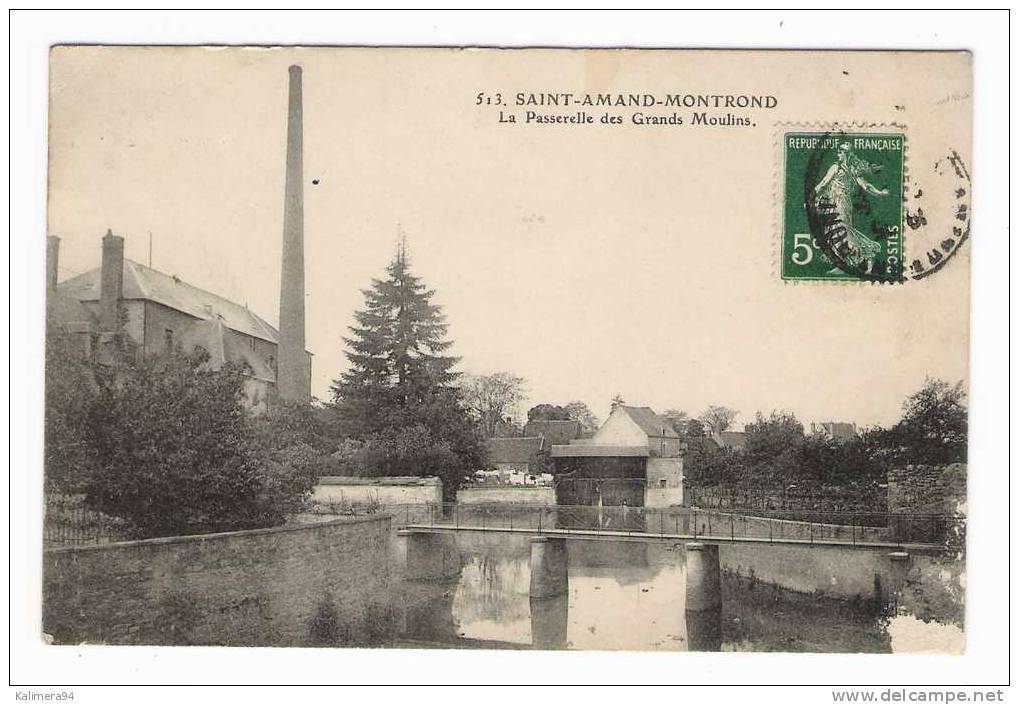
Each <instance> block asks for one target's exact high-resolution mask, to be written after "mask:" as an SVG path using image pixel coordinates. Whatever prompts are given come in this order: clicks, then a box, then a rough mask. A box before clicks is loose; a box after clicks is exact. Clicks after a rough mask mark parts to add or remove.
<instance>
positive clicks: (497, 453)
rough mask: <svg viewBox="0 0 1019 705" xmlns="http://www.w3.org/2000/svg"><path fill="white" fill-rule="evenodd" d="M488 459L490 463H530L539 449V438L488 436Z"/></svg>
mask: <svg viewBox="0 0 1019 705" xmlns="http://www.w3.org/2000/svg"><path fill="white" fill-rule="evenodd" d="M485 444H486V445H487V446H488V461H489V462H490V463H493V464H495V463H530V462H531V461H533V460H534V457H535V456H536V455H537V454H538V451H540V450H541V438H540V437H538V436H535V437H531V438H489V439H488V440H487V441H485Z"/></svg>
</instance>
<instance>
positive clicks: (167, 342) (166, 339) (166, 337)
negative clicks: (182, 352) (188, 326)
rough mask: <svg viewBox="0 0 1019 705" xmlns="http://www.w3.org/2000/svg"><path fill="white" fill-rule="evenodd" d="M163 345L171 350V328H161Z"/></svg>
mask: <svg viewBox="0 0 1019 705" xmlns="http://www.w3.org/2000/svg"><path fill="white" fill-rule="evenodd" d="M163 347H165V348H166V349H167V350H173V328H166V329H164V330H163Z"/></svg>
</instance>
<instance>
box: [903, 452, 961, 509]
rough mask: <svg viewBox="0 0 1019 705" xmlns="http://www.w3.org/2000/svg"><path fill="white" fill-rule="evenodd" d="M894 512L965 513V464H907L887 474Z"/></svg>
mask: <svg viewBox="0 0 1019 705" xmlns="http://www.w3.org/2000/svg"><path fill="white" fill-rule="evenodd" d="M888 511H889V512H891V513H906V514H910V513H925V514H947V515H954V514H956V513H962V514H965V511H966V465H965V464H964V463H953V464H951V465H943V466H932V465H907V466H906V467H904V468H896V469H895V470H892V471H890V472H889V473H888Z"/></svg>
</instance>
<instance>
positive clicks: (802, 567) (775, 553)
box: [719, 545, 892, 600]
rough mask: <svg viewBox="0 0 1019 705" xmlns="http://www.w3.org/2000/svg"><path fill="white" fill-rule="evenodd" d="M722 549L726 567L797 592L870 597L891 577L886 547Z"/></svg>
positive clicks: (743, 575)
mask: <svg viewBox="0 0 1019 705" xmlns="http://www.w3.org/2000/svg"><path fill="white" fill-rule="evenodd" d="M719 551H720V553H719V562H720V564H721V568H722V570H726V571H730V572H732V573H734V574H736V575H739V576H740V577H742V578H751V579H753V580H759V581H761V582H764V583H768V584H770V585H777V586H779V587H781V588H785V589H786V590H793V591H795V592H801V593H807V594H817V595H824V596H828V597H835V598H839V599H861V600H870V599H873V598H874V597H876V595H875V592H876V591H877V590H879V589H880V586H881V585H882V584H888V583H889V581H890V580H891V577H890V576H891V571H892V564H891V559H890V558H889V557H888V555H887V553H888V552H883V551H876V550H866V549H853V548H823V547H818V546H813V547H811V546H768V547H766V548H761V547H760V546H750V545H734V546H722V547H720V549H719Z"/></svg>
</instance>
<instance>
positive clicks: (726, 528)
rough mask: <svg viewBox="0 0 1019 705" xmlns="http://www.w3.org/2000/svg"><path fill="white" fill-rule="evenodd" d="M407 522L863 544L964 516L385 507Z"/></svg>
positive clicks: (921, 533)
mask: <svg viewBox="0 0 1019 705" xmlns="http://www.w3.org/2000/svg"><path fill="white" fill-rule="evenodd" d="M383 511H387V512H389V513H391V514H392V515H393V516H394V521H395V523H396V524H397V525H398V526H400V525H402V526H409V525H422V526H441V527H446V528H464V529H504V530H514V531H526V532H534V533H539V534H540V533H545V532H549V533H554V531H555V530H560V529H578V530H599V531H605V532H619V533H622V534H642V535H646V534H658V535H661V536H684V537H686V536H689V537H694V538H711V539H718V540H724V539H730V540H736V539H745V538H754V539H768V540H772V541H786V540H801V541H806V542H814V541H824V542H830V541H838V542H845V543H848V544H857V543H897V544H898V543H918V544H941V543H942V542H944V540H945V538H946V536H947V535H948V534H949V532H950V531H951V530H952V528H953V527H955V526H956V525H957V524H958V522H959V521H960V520H959V519H956V518H954V517H947V516H944V515H939V514H903V513H887V512H845V513H841V514H838V515H833V514H832V512H831V511H824V512H817V513H816V514H815V515H812V514H811V513H809V512H803V511H800V510H797V511H795V512H782V511H761V512H757V513H755V514H752V515H750V514H741V513H734V512H722V511H719V510H704V509H699V508H689V507H668V508H650V507H627V506H608V507H604V506H603V507H597V506H589V505H552V506H536V505H509V504H501V503H500V504H455V503H449V504H432V505H414V506H406V507H404V506H398V507H388V508H384V509H383Z"/></svg>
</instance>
